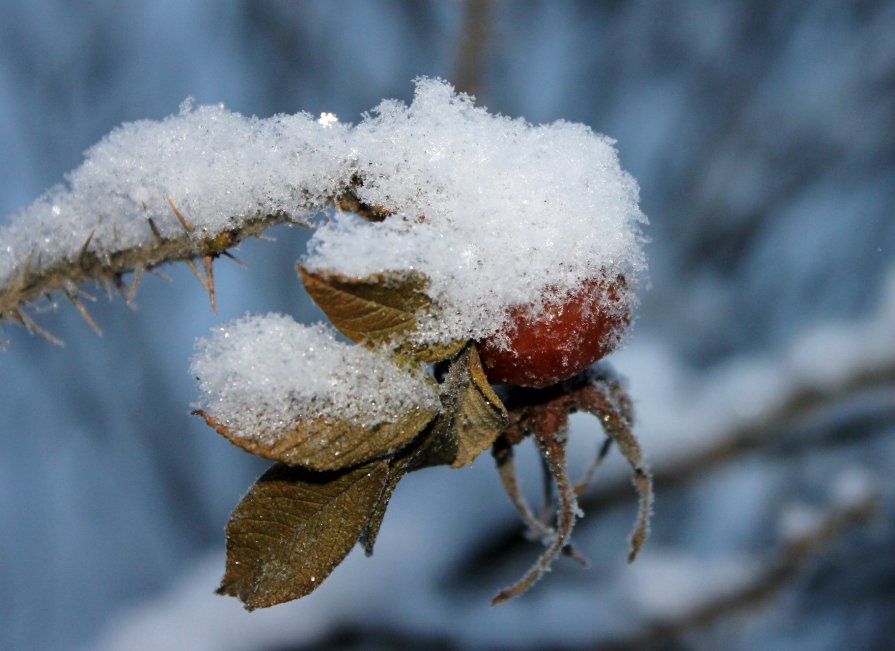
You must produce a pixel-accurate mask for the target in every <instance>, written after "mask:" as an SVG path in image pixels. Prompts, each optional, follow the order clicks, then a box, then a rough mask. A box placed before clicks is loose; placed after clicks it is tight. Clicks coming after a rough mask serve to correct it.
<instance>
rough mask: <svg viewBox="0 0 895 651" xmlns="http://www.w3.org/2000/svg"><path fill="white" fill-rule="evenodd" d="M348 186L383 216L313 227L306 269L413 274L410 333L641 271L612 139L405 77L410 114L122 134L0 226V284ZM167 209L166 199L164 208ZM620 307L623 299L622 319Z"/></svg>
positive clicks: (190, 119)
mask: <svg viewBox="0 0 895 651" xmlns="http://www.w3.org/2000/svg"><path fill="white" fill-rule="evenodd" d="M352 178H354V179H358V180H359V183H360V186H359V187H358V188H357V195H358V197H359V198H360V199H361V200H362V201H363V202H365V203H367V204H369V205H372V206H383V207H384V208H386V209H387V210H388V211H390V212H391V213H393V214H392V215H391V216H390V217H389V218H387V219H386V220H385V221H384V222H382V223H375V224H373V223H369V222H366V221H364V220H362V219H361V218H359V217H358V216H357V215H353V214H337V215H334V216H333V217H332V219H329V220H325V221H324V222H323V224H322V225H321V226H320V227H319V229H318V230H317V231H316V233H315V235H314V237H313V239H312V241H311V243H310V255H309V256H308V257H307V258H306V260H305V263H306V264H307V265H308V266H310V267H312V268H318V269H329V270H335V271H338V272H341V273H344V274H348V275H351V276H364V275H367V274H371V273H374V272H379V271H384V270H411V269H413V270H417V271H420V272H422V273H423V274H425V275H426V276H427V277H428V279H429V281H430V284H429V288H428V291H429V293H430V294H431V298H433V299H434V300H435V302H436V304H437V305H438V306H439V307H440V308H441V311H439V312H438V314H436V315H434V316H432V318H429V319H425V320H424V321H423V323H422V325H421V328H420V329H419V331H418V333H417V336H418V337H419V338H420V339H421V340H423V341H427V342H446V341H449V340H454V339H459V338H472V339H479V338H482V337H484V336H488V335H491V334H493V333H495V332H497V331H498V330H500V328H501V327H502V326H503V325H504V322H505V320H506V319H507V315H506V308H507V307H508V306H510V305H529V304H530V305H532V306H533V309H537V308H538V307H540V306H541V305H543V304H544V303H545V301H550V300H551V299H553V300H556V299H557V297H560V296H563V295H565V294H568V293H569V292H571V291H573V290H574V289H576V288H578V287H580V286H581V284H582V283H583V282H584V281H586V280H589V279H594V278H597V277H602V276H608V277H611V278H614V277H615V276H616V275H617V274H623V275H624V276H625V277H626V280H627V286H628V287H630V288H631V289H632V291H633V288H634V287H635V286H636V284H637V279H638V277H639V276H640V275H641V274H642V272H643V271H644V269H645V265H646V263H645V258H644V254H643V251H642V242H643V237H642V235H641V232H640V226H641V225H642V224H643V223H645V217H644V216H643V214H642V213H641V211H640V209H639V207H638V187H637V184H636V182H635V181H634V179H633V178H632V177H631V176H630V175H628V174H627V173H626V172H624V171H623V170H622V169H621V167H620V165H619V160H618V155H617V152H616V151H615V149H614V147H613V141H612V140H610V139H609V138H607V137H605V136H601V135H598V134H595V133H594V132H593V131H592V130H591V129H590V128H589V127H587V126H584V125H582V124H574V123H570V122H564V121H558V122H554V123H552V124H546V125H538V126H535V125H532V124H529V123H527V122H526V121H524V120H522V119H511V118H508V117H504V116H500V115H492V114H490V113H489V112H488V111H487V110H486V109H485V108H481V107H476V106H475V105H474V102H473V98H471V97H469V96H467V95H465V94H462V93H459V94H458V93H456V92H455V91H454V89H453V87H451V85H450V84H448V83H446V82H444V81H441V80H437V79H428V78H419V79H417V80H416V92H415V97H414V100H413V102H412V104H410V105H409V106H408V105H405V104H403V103H402V102H398V101H394V100H386V101H383V102H382V103H381V104H380V105H379V106H378V107H377V108H375V109H374V110H373V111H372V112H371V113H370V114H367V115H365V116H364V118H363V120H362V121H361V122H360V123H359V124H358V125H357V126H355V127H351V126H350V125H346V124H343V123H341V122H339V120H338V118H337V117H336V116H335V115H334V114H332V113H322V114H321V116H320V118H319V119H318V120H314V119H313V118H312V117H311V116H310V115H307V114H304V113H299V114H297V115H293V116H288V115H277V116H274V117H272V118H268V119H258V118H254V117H253V118H246V117H243V116H241V115H239V114H238V113H233V112H231V111H228V110H227V109H226V108H224V107H223V106H222V105H216V106H201V107H198V108H196V107H194V106H193V103H192V102H191V101H189V100H188V101H187V102H185V103H184V104H183V106H182V107H181V111H180V114H179V115H177V116H173V117H169V118H167V119H165V120H162V121H161V122H153V121H141V122H135V123H132V124H126V125H124V126H122V127H120V128H118V129H116V130H114V131H113V132H112V133H111V134H109V135H108V136H107V137H106V138H104V139H103V140H102V141H101V142H100V143H99V144H97V145H96V146H94V147H93V148H91V149H90V150H89V151H88V152H87V154H86V160H85V162H84V164H83V165H81V167H79V168H78V169H76V170H75V171H74V172H72V173H70V174H69V175H68V177H67V183H66V185H64V186H57V187H55V188H53V189H51V190H50V191H49V192H48V193H47V194H45V195H44V196H43V197H42V198H40V199H39V200H38V201H36V202H35V203H34V204H32V205H31V206H29V207H28V208H26V209H24V210H23V211H22V212H20V213H18V214H17V215H15V216H14V217H13V219H12V220H11V222H10V224H9V225H8V226H6V227H4V228H3V229H2V230H0V251H2V258H0V282H2V280H3V279H4V278H9V277H10V276H11V274H13V273H14V272H15V270H16V269H17V268H18V267H19V266H20V265H22V264H24V262H25V260H26V259H27V258H28V257H29V255H32V254H33V255H35V256H36V257H37V259H39V260H40V262H41V264H48V263H51V262H53V261H56V260H59V259H70V258H73V257H74V256H76V255H78V254H79V252H80V251H81V247H82V246H84V245H85V243H87V246H88V250H92V251H96V252H98V253H101V254H103V255H108V254H111V253H113V252H115V251H118V250H122V249H126V248H130V247H135V246H137V245H139V244H142V243H147V242H151V238H152V237H153V235H152V230H151V228H150V225H149V223H148V220H149V219H151V220H152V221H153V222H154V224H155V225H156V226H157V227H158V228H159V230H160V232H161V234H162V236H164V237H176V236H180V235H183V226H182V225H181V224H180V223H179V221H178V220H177V219H176V217H175V215H174V210H173V207H176V209H177V210H179V211H180V212H181V213H182V214H183V215H184V216H185V218H186V220H187V221H188V222H189V224H190V226H191V227H192V228H193V229H194V232H193V235H192V236H193V237H207V236H213V235H215V234H217V233H219V232H220V231H222V230H227V229H234V228H238V227H239V226H240V225H241V224H242V223H244V222H245V220H247V219H251V218H253V217H257V216H263V215H268V214H274V213H285V214H288V215H290V216H292V217H293V218H307V217H310V216H311V215H313V214H314V213H317V212H319V211H320V210H322V209H323V208H324V207H325V206H326V204H327V202H328V201H329V200H331V199H332V198H333V196H335V195H337V194H339V193H340V192H342V191H343V190H344V189H345V187H346V186H347V185H348V184H349V181H350V180H351V179H352ZM169 199H170V204H169ZM624 308H625V306H622V305H619V307H618V309H624Z"/></svg>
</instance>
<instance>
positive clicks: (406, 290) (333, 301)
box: [298, 265, 466, 363]
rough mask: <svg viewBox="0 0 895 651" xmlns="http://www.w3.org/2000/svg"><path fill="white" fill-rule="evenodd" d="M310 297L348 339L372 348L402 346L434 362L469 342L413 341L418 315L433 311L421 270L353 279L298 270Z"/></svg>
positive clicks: (412, 355)
mask: <svg viewBox="0 0 895 651" xmlns="http://www.w3.org/2000/svg"><path fill="white" fill-rule="evenodd" d="M298 275H299V276H300V277H301V281H302V283H303V284H304V286H305V289H306V290H307V292H308V294H309V295H310V296H311V298H312V299H314V302H315V303H317V305H318V306H320V309H321V310H323V312H324V313H325V314H326V316H327V317H329V320H330V321H332V324H333V325H334V326H335V327H336V329H338V330H339V332H341V333H342V334H343V335H345V336H346V337H348V338H349V339H351V340H352V341H354V342H358V343H366V344H373V345H379V344H387V345H395V344H398V351H399V352H401V353H402V354H405V355H408V356H410V357H413V358H414V359H417V360H419V361H422V362H426V363H431V362H437V361H440V360H443V359H447V358H449V357H451V356H453V355H455V354H456V353H457V352H458V351H459V350H460V349H462V348H463V346H464V345H465V343H466V342H465V341H451V342H446V343H422V342H418V341H413V338H412V335H413V333H414V332H415V331H416V329H417V323H418V321H417V316H418V315H419V314H421V313H424V312H426V311H430V310H432V309H433V304H432V300H431V299H430V298H429V296H428V295H427V294H426V292H425V289H426V287H427V286H428V284H429V281H428V279H427V278H426V277H425V276H424V275H423V274H421V273H419V272H416V271H388V272H382V273H377V274H372V275H370V276H365V277H363V278H352V277H350V276H345V275H343V274H340V273H336V272H334V271H326V270H319V269H314V270H312V269H308V268H307V267H304V266H302V265H298Z"/></svg>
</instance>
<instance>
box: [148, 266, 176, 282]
mask: <svg viewBox="0 0 895 651" xmlns="http://www.w3.org/2000/svg"><path fill="white" fill-rule="evenodd" d="M147 271H148V272H149V273H151V274H152V275H153V276H156V277H158V278H161V279H162V280H164V281H165V282H166V283H170V282H173V280H174V279H173V278H171V276H169V275H168V274H166V273H165V272H164V271H159V270H158V269H147Z"/></svg>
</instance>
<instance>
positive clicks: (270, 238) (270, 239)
mask: <svg viewBox="0 0 895 651" xmlns="http://www.w3.org/2000/svg"><path fill="white" fill-rule="evenodd" d="M256 237H257V238H258V239H259V240H264V241H265V242H276V241H277V238H275V237H274V236H273V235H265V234H264V233H261V234H260V235H257V236H256Z"/></svg>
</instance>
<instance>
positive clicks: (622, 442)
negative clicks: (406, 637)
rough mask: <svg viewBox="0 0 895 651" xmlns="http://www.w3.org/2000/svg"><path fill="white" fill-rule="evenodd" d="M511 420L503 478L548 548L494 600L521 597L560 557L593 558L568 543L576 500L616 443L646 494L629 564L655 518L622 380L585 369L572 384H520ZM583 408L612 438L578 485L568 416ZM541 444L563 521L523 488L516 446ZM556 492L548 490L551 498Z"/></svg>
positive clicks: (500, 459) (502, 443)
mask: <svg viewBox="0 0 895 651" xmlns="http://www.w3.org/2000/svg"><path fill="white" fill-rule="evenodd" d="M508 404H509V405H510V409H509V412H508V413H509V425H508V426H507V427H506V428H505V429H504V431H503V432H502V433H501V435H500V437H498V439H497V440H496V441H495V444H494V446H493V453H494V458H495V460H496V462H497V465H498V470H499V472H500V477H501V481H502V483H503V485H504V488H505V490H506V492H507V494H508V495H509V497H510V499H511V501H512V502H513V505H514V506H515V507H516V510H517V511H518V512H519V514H520V517H521V518H522V520H523V522H524V523H525V524H526V526H527V527H528V530H529V533H530V535H531V536H532V537H537V538H541V539H542V540H543V541H544V543H545V544H547V549H546V550H545V551H544V553H543V554H542V555H541V556H540V557H539V558H538V560H537V561H536V562H535V564H534V565H533V566H532V568H531V569H530V570H529V571H528V572H527V573H526V574H525V575H524V576H523V577H522V578H521V579H519V580H518V581H517V582H516V583H514V584H513V585H511V586H510V587H508V588H506V589H504V590H502V591H501V592H500V593H498V594H497V596H495V597H494V599H493V600H492V604H497V603H501V602H503V601H506V600H507V599H510V598H512V597H515V596H518V595H520V594H522V593H523V592H525V591H526V590H527V589H528V588H530V587H531V586H532V585H534V583H535V582H536V581H537V580H538V579H539V578H540V577H541V576H542V575H543V574H544V573H545V572H546V571H547V570H548V569H549V568H550V564H551V563H552V562H553V559H554V558H555V557H556V556H557V555H558V554H559V553H560V551H562V552H564V553H565V554H566V555H567V556H571V557H572V558H574V559H575V560H578V561H579V562H583V563H585V564H586V559H584V557H582V556H581V555H580V554H578V553H577V552H576V551H575V549H574V548H573V547H572V546H571V545H570V544H569V536H570V535H571V532H572V528H573V526H574V523H575V517H576V514H577V511H578V508H577V503H576V497H577V496H578V495H580V494H581V492H582V491H583V490H584V488H585V487H586V485H587V482H589V481H590V479H591V478H592V476H593V473H594V471H595V470H596V468H597V467H598V466H599V464H600V462H602V460H603V459H604V458H605V456H606V454H607V453H608V452H609V449H610V447H611V443H612V442H615V443H616V444H617V445H618V447H619V449H620V450H621V452H622V454H623V455H624V457H625V458H626V459H627V460H628V462H629V463H630V464H631V467H632V468H633V471H634V474H633V479H634V484H635V486H636V487H637V490H638V492H639V494H640V506H639V511H638V516H637V520H636V523H635V526H634V531H633V533H632V534H631V547H630V551H629V554H628V561H629V562H630V561H633V560H634V559H635V558H636V556H637V554H638V553H639V551H640V549H641V547H642V545H643V543H644V541H645V540H646V537H647V535H648V533H649V517H650V513H651V507H652V480H651V478H650V475H649V472H648V470H647V468H646V464H645V462H644V460H643V455H642V452H641V449H640V444H639V443H638V441H637V439H636V438H635V437H634V434H633V432H632V431H631V425H632V422H633V410H632V405H631V401H630V398H629V397H628V395H627V393H626V392H625V390H624V388H623V386H622V384H621V382H619V381H618V380H617V379H616V378H615V377H614V376H612V375H611V374H610V373H609V372H608V370H607V369H605V368H603V367H600V368H596V367H595V368H594V369H590V370H588V371H585V372H583V373H581V374H579V375H577V376H575V377H574V378H571V379H569V380H568V381H566V382H563V383H561V384H557V385H555V386H553V387H549V388H546V389H524V388H519V389H516V390H515V391H514V392H511V393H510V395H509V396H508ZM576 411H584V412H587V413H590V414H593V415H594V416H596V417H597V419H598V420H599V421H600V423H601V425H602V426H603V429H604V431H605V433H606V436H607V437H608V439H607V442H606V443H604V444H603V445H601V446H600V449H599V451H598V453H597V458H596V460H595V461H594V463H593V464H592V465H591V466H590V467H589V468H588V470H587V472H586V473H585V476H584V479H583V481H582V482H580V483H578V484H575V485H573V484H571V483H570V481H569V478H568V470H567V468H566V460H565V444H566V437H567V428H568V418H569V414H571V413H573V412H576ZM528 436H532V437H533V438H534V439H535V441H536V442H537V445H538V448H539V450H540V452H541V458H542V460H543V462H544V465H545V468H546V472H547V475H548V479H550V480H552V483H551V485H552V484H555V486H556V496H555V499H556V502H557V504H556V520H557V521H556V524H555V526H551V525H550V523H549V520H545V519H544V518H543V517H538V516H536V515H535V514H534V511H533V510H532V509H531V507H530V506H529V505H528V503H527V502H526V501H525V499H524V497H523V495H522V492H521V490H520V489H519V485H518V481H517V479H516V473H515V469H514V466H513V451H512V447H513V446H514V445H516V444H518V443H519V442H521V441H522V440H524V439H525V438H526V437H528ZM550 495H551V493H550V492H548V493H547V496H548V501H549V500H550V499H551V498H550Z"/></svg>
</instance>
